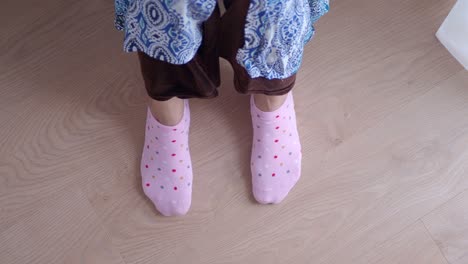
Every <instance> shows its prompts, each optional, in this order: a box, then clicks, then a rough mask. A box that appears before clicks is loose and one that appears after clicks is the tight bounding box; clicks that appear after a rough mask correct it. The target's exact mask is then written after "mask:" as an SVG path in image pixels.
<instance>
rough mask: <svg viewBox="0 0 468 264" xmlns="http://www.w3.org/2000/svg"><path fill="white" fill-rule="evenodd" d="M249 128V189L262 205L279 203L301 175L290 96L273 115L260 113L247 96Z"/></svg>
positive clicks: (293, 112) (292, 101) (294, 119)
mask: <svg viewBox="0 0 468 264" xmlns="http://www.w3.org/2000/svg"><path fill="white" fill-rule="evenodd" d="M250 108H251V115H252V124H253V130H254V133H253V134H254V135H253V144H252V158H251V165H252V166H251V169H252V189H253V194H254V197H255V199H256V200H257V201H258V202H259V203H262V204H268V203H274V204H276V203H279V202H281V201H282V200H283V199H284V198H285V197H286V195H287V194H288V193H289V191H290V190H291V189H292V188H293V187H294V185H295V184H296V182H297V181H298V180H299V177H300V175H301V159H302V153H301V144H300V141H299V134H298V132H297V126H296V113H295V111H294V100H293V96H292V93H291V92H290V93H289V94H288V95H287V98H286V100H285V102H284V103H283V105H282V106H281V107H280V108H279V109H278V110H276V111H273V112H263V111H261V110H260V109H258V108H257V106H256V105H255V102H254V97H253V96H251V99H250Z"/></svg>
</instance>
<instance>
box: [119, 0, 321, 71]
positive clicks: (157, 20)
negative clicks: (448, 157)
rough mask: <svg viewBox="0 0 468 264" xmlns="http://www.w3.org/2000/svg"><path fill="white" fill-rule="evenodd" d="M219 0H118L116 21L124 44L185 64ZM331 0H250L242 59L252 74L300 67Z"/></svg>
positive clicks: (166, 60) (163, 58)
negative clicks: (305, 49)
mask: <svg viewBox="0 0 468 264" xmlns="http://www.w3.org/2000/svg"><path fill="white" fill-rule="evenodd" d="M216 2H217V0H115V15H116V16H115V25H116V28H117V29H119V30H124V31H125V40H124V50H125V51H127V52H131V51H137V50H139V51H142V52H145V53H146V54H148V55H149V56H151V57H153V58H156V59H159V60H162V61H165V62H168V63H171V64H179V65H180V64H185V63H187V62H189V61H190V60H191V59H192V58H193V57H194V56H195V54H196V52H197V50H198V48H199V47H200V45H201V41H202V29H201V25H202V23H203V22H204V21H206V20H207V19H208V18H209V17H210V15H211V13H212V12H213V10H214V8H215V6H216ZM328 9H329V3H328V0H250V6H249V10H248V14H247V21H246V25H245V43H244V46H243V47H242V48H241V49H239V51H238V53H237V56H236V59H237V62H238V63H239V64H240V65H241V66H243V67H244V68H245V69H246V70H247V72H248V74H249V75H250V76H251V77H252V78H256V77H264V78H267V79H284V78H287V77H289V76H291V75H293V74H294V73H296V72H297V71H298V69H299V67H300V65H301V62H302V54H303V51H304V45H305V44H306V43H307V42H308V41H309V40H310V38H311V37H312V36H313V34H314V28H313V23H314V22H315V21H317V20H318V19H319V18H320V17H321V16H322V15H324V14H325V13H326V12H328Z"/></svg>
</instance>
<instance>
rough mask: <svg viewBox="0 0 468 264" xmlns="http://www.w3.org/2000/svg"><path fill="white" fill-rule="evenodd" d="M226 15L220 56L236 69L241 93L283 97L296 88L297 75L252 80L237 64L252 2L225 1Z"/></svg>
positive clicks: (222, 19)
mask: <svg viewBox="0 0 468 264" xmlns="http://www.w3.org/2000/svg"><path fill="white" fill-rule="evenodd" d="M224 5H225V7H226V13H225V14H224V15H223V16H222V17H221V29H220V39H219V42H218V43H219V45H220V55H221V57H223V58H225V59H226V60H228V61H229V62H230V63H231V65H232V67H233V69H234V74H235V76H234V86H235V87H236V90H237V91H238V92H240V93H262V94H266V95H283V94H286V93H288V92H289V91H290V90H291V89H292V88H293V86H294V83H295V81H296V74H294V75H292V76H290V77H288V78H286V79H271V80H270V79H266V78H262V77H259V78H251V77H250V76H249V74H248V73H247V71H246V70H245V69H244V67H242V66H241V65H239V63H237V60H236V54H237V51H238V50H239V49H240V48H242V46H243V45H244V28H245V22H246V17H247V12H248V9H249V5H250V0H224Z"/></svg>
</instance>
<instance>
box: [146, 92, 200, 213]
mask: <svg viewBox="0 0 468 264" xmlns="http://www.w3.org/2000/svg"><path fill="white" fill-rule="evenodd" d="M184 106H185V109H184V114H183V117H182V120H181V121H180V123H179V124H177V125H175V126H165V125H163V124H161V123H159V122H158V121H157V120H156V119H155V118H154V117H153V115H152V114H151V111H150V110H149V108H148V113H147V118H146V133H145V145H144V149H143V154H142V159H141V176H142V186H143V190H144V192H145V194H146V196H148V198H150V199H151V201H152V202H153V203H154V205H155V206H156V209H157V210H158V211H159V212H161V214H163V215H165V216H176V215H184V214H186V213H187V212H188V210H189V208H190V204H191V200H192V179H193V174H192V163H191V158H190V152H189V145H188V143H189V142H188V134H189V126H190V111H189V105H188V100H185V102H184Z"/></svg>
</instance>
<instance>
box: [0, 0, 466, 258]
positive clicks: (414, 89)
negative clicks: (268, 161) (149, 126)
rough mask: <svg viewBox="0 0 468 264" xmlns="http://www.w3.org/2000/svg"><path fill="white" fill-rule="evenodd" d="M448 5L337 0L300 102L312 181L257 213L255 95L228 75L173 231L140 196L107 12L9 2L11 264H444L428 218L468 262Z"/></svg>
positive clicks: (4, 186) (5, 14)
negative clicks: (252, 167)
mask: <svg viewBox="0 0 468 264" xmlns="http://www.w3.org/2000/svg"><path fill="white" fill-rule="evenodd" d="M453 3H454V0H451V1H447V2H440V1H437V0H427V1H412V0H395V1H385V0H373V1H371V0H355V1H333V2H332V4H331V6H332V9H331V12H330V13H329V14H327V15H326V16H325V17H324V18H323V19H321V20H320V21H319V23H318V24H317V35H316V37H315V39H314V40H313V41H312V43H311V45H309V46H308V47H307V49H306V53H305V56H304V61H303V67H302V70H301V72H300V74H299V75H298V80H297V85H296V89H295V98H296V105H297V113H298V118H299V130H300V134H301V138H302V145H303V153H304V163H303V176H302V178H301V180H300V182H299V184H298V186H297V187H296V188H295V189H294V190H293V191H292V192H291V194H290V196H289V197H288V198H287V199H286V200H285V201H284V203H282V204H280V205H276V206H261V205H258V204H256V203H255V202H254V201H253V198H252V195H251V190H250V188H251V185H250V171H249V157H250V147H251V145H250V144H251V133H252V132H251V125H250V116H249V110H248V97H247V96H243V95H238V94H236V93H235V92H234V89H233V85H232V70H231V69H230V67H229V65H227V63H226V62H225V61H222V63H221V68H222V69H221V71H222V79H223V85H222V87H221V88H220V93H221V95H220V97H219V98H217V99H213V100H192V101H191V110H192V127H191V152H192V155H193V164H194V174H195V182H194V193H193V203H192V209H191V211H190V213H189V215H187V216H186V217H183V218H164V217H161V216H160V215H159V214H157V213H156V212H155V210H154V208H153V205H152V204H151V203H150V202H149V201H148V200H147V199H146V198H145V197H144V195H143V192H142V190H141V189H140V184H139V180H140V176H139V158H140V152H141V147H142V146H141V145H142V142H143V136H144V135H143V134H144V129H143V128H144V122H145V100H146V97H145V91H144V88H143V82H142V79H141V76H140V73H139V68H138V62H137V60H136V56H134V55H129V54H124V53H123V52H122V47H121V42H122V34H121V33H119V32H116V31H114V29H113V25H112V22H113V17H112V16H113V14H112V13H113V6H112V1H102V0H99V1H91V0H83V1H71V0H42V1H31V2H30V3H29V5H28V6H27V7H24V5H23V4H22V3H21V2H18V1H16V2H15V1H9V2H8V3H7V4H5V6H2V9H0V31H1V32H2V38H0V50H1V53H0V121H1V124H2V125H1V127H0V146H1V147H0V260H2V261H0V262H3V260H7V262H6V263H29V262H32V263H48V264H49V263H128V264H130V263H177V264H179V263H193V264H197V263H203V264H210V263H216V264H219V263H260V264H263V263H268V264H274V263H291V264H295V263H298V264H299V263H301V264H302V263H326V264H329V263H339V264H341V263H415V264H419V263H421V264H426V263H444V262H443V261H444V259H443V258H441V255H440V252H439V254H438V253H437V250H436V249H437V245H436V243H434V242H433V241H431V239H429V238H430V236H429V234H428V233H427V232H426V231H425V230H424V229H422V225H421V223H422V222H421V219H423V220H424V223H425V224H426V225H427V226H428V229H429V231H431V234H432V235H433V236H434V239H436V241H437V243H438V245H439V246H440V247H441V249H442V252H443V253H444V255H445V256H446V257H447V259H449V260H450V259H451V258H456V259H457V260H458V259H459V258H460V257H461V260H464V259H463V256H465V254H467V252H468V251H467V250H465V248H466V247H465V244H464V242H463V241H466V239H467V237H468V234H465V233H466V232H461V233H462V234H459V233H460V230H459V229H454V227H451V226H449V224H448V223H447V221H446V220H445V218H446V217H450V218H452V217H455V219H461V218H460V217H459V216H460V214H462V215H463V213H460V212H465V210H464V209H463V207H466V206H467V203H466V200H463V199H462V200H461V198H460V197H464V196H457V195H459V194H460V193H462V192H463V191H465V190H466V189H467V188H468V179H467V178H466V176H465V172H466V171H467V170H468V163H467V162H466V160H468V148H467V142H468V119H467V118H466V117H467V116H468V74H467V73H466V72H464V71H462V67H461V66H460V65H459V64H458V63H457V62H456V61H455V60H454V59H453V58H452V57H451V56H450V55H449V53H448V52H447V51H446V50H445V49H444V48H443V47H442V45H440V44H439V43H438V41H437V40H436V39H435V37H434V33H435V31H436V29H437V27H438V26H439V25H440V23H441V22H442V20H443V19H444V17H445V16H446V15H447V13H448V11H449V10H450V8H451V5H452V4H453ZM423 217H424V218H423ZM457 217H458V218H457ZM454 221H463V220H454ZM461 227H463V225H461ZM455 233H457V234H459V236H456V237H455V236H454V234H455ZM452 243H453V244H452ZM449 245H450V246H449ZM449 248H450V250H449ZM453 248H455V249H456V251H455V252H454V253H453V252H452V251H451V250H452V249H453ZM422 252H423V253H422ZM425 253H427V254H425ZM394 260H398V262H393V261H394ZM411 261H412V262H411ZM431 261H432V262H431ZM459 263H461V262H459ZM459 263H457V264H459Z"/></svg>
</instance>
